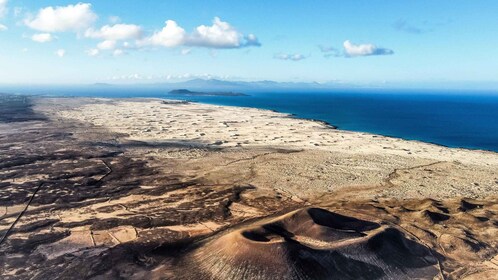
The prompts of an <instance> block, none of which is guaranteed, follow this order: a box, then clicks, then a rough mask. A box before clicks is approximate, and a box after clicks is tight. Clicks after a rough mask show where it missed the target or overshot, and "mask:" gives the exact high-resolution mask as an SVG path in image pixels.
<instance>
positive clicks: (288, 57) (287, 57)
mask: <svg viewBox="0 0 498 280" xmlns="http://www.w3.org/2000/svg"><path fill="white" fill-rule="evenodd" d="M273 58H275V59H280V60H292V61H299V60H303V59H306V58H308V57H307V56H305V55H303V54H299V53H296V54H287V53H279V54H276V55H274V56H273Z"/></svg>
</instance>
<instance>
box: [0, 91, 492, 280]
mask: <svg viewBox="0 0 498 280" xmlns="http://www.w3.org/2000/svg"><path fill="white" fill-rule="evenodd" d="M30 100H31V101H30V103H29V104H27V105H26V106H29V108H30V109H32V110H27V111H26V113H25V114H27V115H29V114H31V115H33V116H35V117H33V118H29V117H27V118H22V119H21V120H14V121H12V120H11V119H9V120H8V121H5V122H2V123H0V128H1V129H0V133H1V134H0V151H1V156H0V159H1V163H0V184H1V186H2V189H1V192H0V204H1V205H0V206H1V209H4V210H3V213H2V212H0V213H2V216H1V220H0V237H1V236H4V237H3V239H2V242H1V243H0V248H1V249H2V251H3V252H4V253H3V254H2V255H1V256H0V259H1V262H2V263H3V265H1V267H0V272H1V274H2V275H5V276H6V279H26V278H32V279H42V278H47V277H50V275H54V274H56V275H60V277H61V278H64V277H67V278H71V277H75V276H83V278H93V279H109V278H120V277H123V278H127V279H143V278H149V279H201V278H202V279H247V278H252V279H258V278H259V279H267V278H270V277H272V278H274V279H309V278H311V279H315V278H331V277H336V278H337V277H338V278H341V277H342V278H344V277H354V278H361V277H364V278H369V277H366V276H365V275H364V274H363V275H362V274H361V272H362V271H363V272H365V271H368V272H369V273H371V274H370V275H372V277H373V276H375V277H374V278H377V279H386V278H395V279H408V278H417V277H418V278H423V279H478V278H479V279H492V278H493V276H495V275H496V274H498V256H497V255H498V239H497V238H496V236H497V235H498V218H497V213H498V196H497V193H498V192H497V191H498V173H497V172H496V170H498V154H497V153H494V152H489V151H479V150H467V149H458V148H448V147H443V146H439V145H435V144H429V143H423V142H418V141H407V140H402V139H398V138H391V137H386V136H381V135H374V134H369V133H361V132H350V131H344V130H339V129H335V128H334V127H333V126H331V125H329V124H326V123H323V122H319V121H313V120H304V119H298V118H295V117H293V116H291V115H289V114H285V113H279V112H273V111H268V110H261V109H253V108H242V107H228V106H216V105H207V104H201V103H192V102H178V101H172V100H160V99H138V98H137V99H105V98H31V99H30ZM23 102H24V101H23ZM23 104H25V103H23ZM332 125H333V124H332ZM233 244H237V246H235V245H233ZM400 259H403V261H400ZM21 262H25V263H26V264H28V265H20V264H21ZM269 267H271V268H272V269H270V268H269ZM312 267H314V268H315V271H309V270H310V268H312ZM313 273H316V274H313ZM358 273H360V274H358ZM307 277H308V278H307Z"/></svg>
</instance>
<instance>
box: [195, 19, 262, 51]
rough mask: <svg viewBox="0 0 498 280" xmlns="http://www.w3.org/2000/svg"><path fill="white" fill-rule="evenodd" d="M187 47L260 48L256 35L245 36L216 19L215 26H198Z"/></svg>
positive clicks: (226, 23)
mask: <svg viewBox="0 0 498 280" xmlns="http://www.w3.org/2000/svg"><path fill="white" fill-rule="evenodd" d="M186 44H187V45H191V46H199V47H207V48H220V49H221V48H240V47H245V46H259V45H260V44H259V42H258V39H257V38H256V36H255V35H254V34H249V35H247V36H244V35H243V34H242V33H240V32H238V31H237V30H236V29H235V28H234V27H233V26H231V25H230V24H229V23H228V22H224V21H221V19H220V18H218V17H215V18H214V20H213V25H211V26H206V25H201V26H198V27H197V28H196V29H195V31H194V32H193V33H192V34H191V35H190V36H189V38H188V39H187V42H186Z"/></svg>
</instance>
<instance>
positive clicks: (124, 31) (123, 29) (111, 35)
mask: <svg viewBox="0 0 498 280" xmlns="http://www.w3.org/2000/svg"><path fill="white" fill-rule="evenodd" d="M85 37H88V38H96V39H105V40H113V41H118V40H130V39H139V38H140V37H142V28H141V27H140V26H138V25H135V24H121V23H120V24H115V25H105V26H103V27H102V28H100V30H93V29H88V30H87V31H86V32H85Z"/></svg>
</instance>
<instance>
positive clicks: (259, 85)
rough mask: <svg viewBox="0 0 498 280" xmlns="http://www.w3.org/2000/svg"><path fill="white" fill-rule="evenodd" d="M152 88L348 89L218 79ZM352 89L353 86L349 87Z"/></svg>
mask: <svg viewBox="0 0 498 280" xmlns="http://www.w3.org/2000/svg"><path fill="white" fill-rule="evenodd" d="M151 86H154V87H163V88H165V89H169V90H173V89H189V90H193V91H194V90H195V91H201V92H208V91H209V92H225V91H229V92H240V91H263V90H286V91H287V90H327V89H334V88H346V85H344V84H340V83H323V84H321V83H316V82H312V83H304V82H295V83H294V82H275V81H268V80H265V81H254V82H243V81H223V80H217V79H206V80H204V79H193V80H188V81H184V82H175V83H157V84H153V85H151ZM348 87H349V88H351V87H352V86H348Z"/></svg>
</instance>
